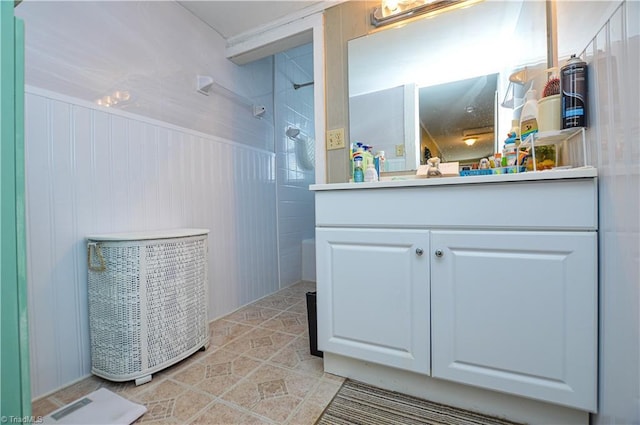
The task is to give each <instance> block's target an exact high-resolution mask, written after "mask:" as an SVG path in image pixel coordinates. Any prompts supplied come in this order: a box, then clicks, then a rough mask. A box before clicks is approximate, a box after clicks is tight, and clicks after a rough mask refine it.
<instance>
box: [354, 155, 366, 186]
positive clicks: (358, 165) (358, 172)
mask: <svg viewBox="0 0 640 425" xmlns="http://www.w3.org/2000/svg"><path fill="white" fill-rule="evenodd" d="M353 181H354V182H355V183H362V182H363V181H364V171H363V170H362V157H361V156H360V155H356V156H354V157H353Z"/></svg>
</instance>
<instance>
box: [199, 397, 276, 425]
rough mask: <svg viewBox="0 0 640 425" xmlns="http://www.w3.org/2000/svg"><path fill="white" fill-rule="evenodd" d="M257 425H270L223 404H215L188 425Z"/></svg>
mask: <svg viewBox="0 0 640 425" xmlns="http://www.w3.org/2000/svg"><path fill="white" fill-rule="evenodd" d="M254 424H255V425H259V424H271V422H269V421H266V420H264V419H262V418H258V417H256V416H253V415H251V414H248V413H246V412H244V411H241V410H239V409H234V408H232V407H229V406H227V405H225V404H222V403H219V402H215V403H214V404H213V405H211V406H210V407H209V408H207V410H206V411H204V412H203V413H201V414H200V415H199V416H198V417H197V418H196V419H194V420H193V421H192V422H190V425H254Z"/></svg>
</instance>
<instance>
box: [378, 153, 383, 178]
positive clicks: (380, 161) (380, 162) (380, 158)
mask: <svg viewBox="0 0 640 425" xmlns="http://www.w3.org/2000/svg"><path fill="white" fill-rule="evenodd" d="M376 157H377V158H378V169H377V171H378V178H380V173H383V172H384V171H385V169H384V161H385V157H384V151H378V153H377V154H376Z"/></svg>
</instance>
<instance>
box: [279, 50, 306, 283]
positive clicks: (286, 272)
mask: <svg viewBox="0 0 640 425" xmlns="http://www.w3.org/2000/svg"><path fill="white" fill-rule="evenodd" d="M274 74H275V82H274V92H275V104H276V111H275V141H276V169H277V173H278V185H277V197H278V241H279V246H278V256H279V259H280V285H281V286H282V287H285V286H289V285H292V284H294V283H296V282H298V281H300V280H301V279H302V241H303V240H304V239H307V238H313V236H314V233H315V202H314V195H313V192H311V191H309V185H310V184H313V183H314V182H315V171H314V168H315V160H314V152H315V140H314V138H313V136H314V131H315V127H314V120H313V86H311V85H310V86H306V87H301V88H299V89H297V90H296V89H294V87H293V84H294V83H296V84H303V83H308V82H311V81H313V49H312V45H311V44H307V45H303V46H300V47H296V48H294V49H291V50H288V51H286V52H283V53H278V54H276V56H275V73H274ZM288 127H295V128H298V129H300V134H299V135H298V136H297V137H296V138H295V139H291V138H289V137H287V136H286V134H285V132H286V130H287V128H288Z"/></svg>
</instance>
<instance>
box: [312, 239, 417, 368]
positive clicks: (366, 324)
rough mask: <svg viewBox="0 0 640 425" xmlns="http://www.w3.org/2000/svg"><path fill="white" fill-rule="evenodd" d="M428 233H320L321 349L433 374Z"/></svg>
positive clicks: (319, 295) (319, 322)
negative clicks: (430, 341)
mask: <svg viewBox="0 0 640 425" xmlns="http://www.w3.org/2000/svg"><path fill="white" fill-rule="evenodd" d="M428 252H429V232H428V231H426V230H398V229H351V228H344V229H336V228H318V229H316V255H317V260H316V268H317V270H316V273H317V302H318V346H319V348H320V349H321V350H323V351H326V352H329V353H335V354H341V355H344V356H349V357H354V358H357V359H361V360H367V361H371V362H374V363H379V364H383V365H386V366H392V367H396V368H400V369H405V370H411V371H414V372H418V373H422V374H428V373H429V366H430V358H429V329H430V327H429V326H430V325H429V258H428Z"/></svg>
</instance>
